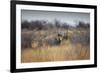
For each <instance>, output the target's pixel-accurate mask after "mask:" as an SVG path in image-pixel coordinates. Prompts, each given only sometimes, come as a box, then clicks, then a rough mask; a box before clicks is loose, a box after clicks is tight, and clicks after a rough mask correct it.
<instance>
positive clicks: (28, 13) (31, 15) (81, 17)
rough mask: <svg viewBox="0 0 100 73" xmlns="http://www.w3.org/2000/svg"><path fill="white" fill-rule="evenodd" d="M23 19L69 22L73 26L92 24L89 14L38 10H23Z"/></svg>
mask: <svg viewBox="0 0 100 73" xmlns="http://www.w3.org/2000/svg"><path fill="white" fill-rule="evenodd" d="M21 18H22V21H23V20H28V21H32V20H48V21H49V22H53V21H54V20H55V19H57V20H59V21H61V22H67V23H69V24H71V25H72V26H75V24H76V23H77V22H78V21H83V22H86V23H90V14H89V13H78V12H77V13H76V12H55V11H36V10H21Z"/></svg>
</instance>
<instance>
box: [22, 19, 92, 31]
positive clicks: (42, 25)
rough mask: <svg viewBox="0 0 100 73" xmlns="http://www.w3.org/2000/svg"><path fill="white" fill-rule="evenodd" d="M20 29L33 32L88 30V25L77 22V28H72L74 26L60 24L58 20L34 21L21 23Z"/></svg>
mask: <svg viewBox="0 0 100 73" xmlns="http://www.w3.org/2000/svg"><path fill="white" fill-rule="evenodd" d="M21 28H22V29H28V30H33V29H37V30H41V29H51V28H64V29H68V28H85V29H86V28H90V24H89V23H84V22H82V21H79V22H78V24H77V26H76V27H74V26H71V24H68V23H65V22H63V23H62V22H60V21H58V20H55V21H54V22H48V21H44V20H34V21H31V22H28V21H27V20H25V21H23V22H22V23H21Z"/></svg>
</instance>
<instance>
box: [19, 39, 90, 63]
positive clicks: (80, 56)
mask: <svg viewBox="0 0 100 73" xmlns="http://www.w3.org/2000/svg"><path fill="white" fill-rule="evenodd" d="M89 58H90V48H89V46H82V45H81V44H80V43H77V44H75V45H72V44H71V42H70V40H67V41H64V42H63V43H61V45H59V46H42V47H39V48H34V49H32V48H31V49H29V48H28V49H24V50H22V53H21V62H22V63H26V62H45V61H68V60H85V59H89Z"/></svg>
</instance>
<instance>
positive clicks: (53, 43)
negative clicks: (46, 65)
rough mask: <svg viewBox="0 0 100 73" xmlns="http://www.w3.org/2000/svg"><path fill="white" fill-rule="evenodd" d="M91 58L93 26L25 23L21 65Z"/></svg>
mask: <svg viewBox="0 0 100 73" xmlns="http://www.w3.org/2000/svg"><path fill="white" fill-rule="evenodd" d="M89 58H90V24H89V23H84V22H82V21H79V23H78V24H77V25H76V26H71V25H70V24H68V23H65V22H60V21H58V20H56V19H55V20H54V22H52V23H51V22H49V21H44V20H34V21H31V22H28V21H23V22H22V24H21V62H22V63H26V62H47V61H69V60H86V59H89Z"/></svg>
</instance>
